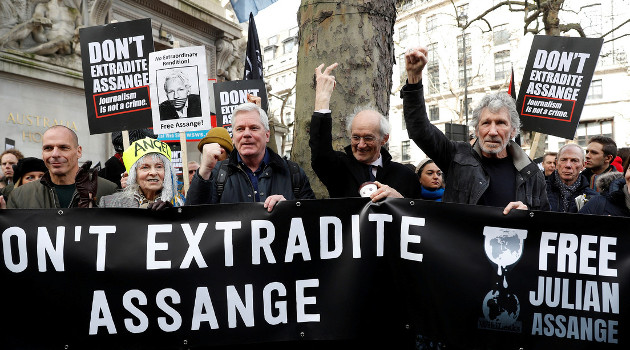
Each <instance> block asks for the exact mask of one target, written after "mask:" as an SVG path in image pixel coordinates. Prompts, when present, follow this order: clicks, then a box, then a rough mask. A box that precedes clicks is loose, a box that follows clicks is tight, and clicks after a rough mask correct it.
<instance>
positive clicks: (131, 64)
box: [79, 18, 153, 135]
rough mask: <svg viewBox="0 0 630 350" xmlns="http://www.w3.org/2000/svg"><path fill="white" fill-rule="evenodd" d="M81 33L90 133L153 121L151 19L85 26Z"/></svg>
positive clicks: (138, 125)
mask: <svg viewBox="0 0 630 350" xmlns="http://www.w3.org/2000/svg"><path fill="white" fill-rule="evenodd" d="M79 33H80V37H81V52H83V55H81V57H82V64H83V84H84V88H85V100H86V105H87V116H88V125H89V127H90V134H92V135H93V134H102V133H106V132H112V131H121V130H132V129H141V128H147V127H151V126H152V121H151V99H150V94H149V63H148V61H147V58H148V57H149V53H150V52H153V35H152V33H151V19H149V18H144V19H139V20H134V21H128V22H119V23H110V24H106V25H103V26H94V27H87V28H81V29H80V30H79Z"/></svg>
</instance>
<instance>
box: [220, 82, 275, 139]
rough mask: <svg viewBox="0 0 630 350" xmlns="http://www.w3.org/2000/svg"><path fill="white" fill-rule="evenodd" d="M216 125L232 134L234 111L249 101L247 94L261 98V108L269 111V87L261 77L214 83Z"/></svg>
mask: <svg viewBox="0 0 630 350" xmlns="http://www.w3.org/2000/svg"><path fill="white" fill-rule="evenodd" d="M212 87H213V91H214V105H215V106H214V108H215V111H216V121H217V125H216V126H222V127H224V128H226V129H227V130H228V132H229V133H230V135H232V111H234V108H236V107H238V105H240V104H242V103H245V102H247V94H248V93H249V94H252V95H254V96H258V97H260V99H261V101H260V102H261V108H262V109H263V110H265V111H267V89H266V88H265V82H264V81H262V80H261V79H253V80H234V81H225V82H222V83H214V84H212Z"/></svg>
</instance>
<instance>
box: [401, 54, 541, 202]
mask: <svg viewBox="0 0 630 350" xmlns="http://www.w3.org/2000/svg"><path fill="white" fill-rule="evenodd" d="M427 54H428V52H427V50H426V48H424V47H419V48H415V49H411V50H409V52H407V54H405V64H406V69H407V84H406V85H405V86H404V87H403V89H402V90H401V92H400V94H401V97H402V99H403V111H404V116H405V122H406V124H407V132H408V133H409V137H410V138H411V139H412V140H413V141H414V142H415V143H416V144H417V145H418V146H419V147H420V148H421V149H422V150H423V151H424V152H425V153H426V154H427V156H428V157H430V158H431V159H433V160H434V161H435V164H437V166H438V167H439V168H440V169H442V171H443V172H444V174H445V176H446V186H445V188H446V189H445V192H444V196H443V201H444V202H455V203H464V204H480V205H488V206H495V207H501V208H504V210H503V213H504V214H507V213H508V212H509V211H510V210H511V209H534V210H549V202H548V200H547V193H546V186H545V179H544V177H543V174H542V172H541V171H540V170H539V169H538V166H537V165H536V164H535V163H534V162H533V161H532V160H531V159H530V158H529V157H528V156H527V154H526V153H525V152H524V151H523V149H521V147H520V146H519V145H518V144H517V143H516V142H514V141H512V139H513V138H514V137H515V136H516V135H518V133H519V129H520V120H519V116H518V112H517V111H516V105H515V103H514V99H512V97H510V96H509V95H508V94H507V93H505V92H499V93H495V94H490V95H486V96H485V97H484V98H483V99H482V100H481V102H480V103H479V106H477V108H475V110H474V111H473V117H472V120H471V123H470V126H471V127H472V128H473V129H474V133H475V138H476V141H475V142H474V144H472V145H471V144H470V142H456V141H451V140H449V139H448V138H447V137H446V136H445V135H444V133H442V132H441V131H440V130H439V129H438V128H437V127H435V126H434V125H433V124H431V123H430V122H429V118H428V117H427V111H426V106H425V103H424V96H423V88H422V69H423V68H424V66H425V65H426V63H427Z"/></svg>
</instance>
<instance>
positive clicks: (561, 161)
mask: <svg viewBox="0 0 630 350" xmlns="http://www.w3.org/2000/svg"><path fill="white" fill-rule="evenodd" d="M583 168H584V150H583V149H582V147H580V146H579V145H578V144H575V143H569V144H566V145H564V146H562V147H561V148H560V150H559V151H558V156H557V161H556V170H555V171H554V172H553V173H551V175H550V176H549V178H548V179H547V198H548V199H549V205H550V206H551V211H557V212H561V213H577V212H578V210H579V209H580V208H581V207H582V205H583V203H585V202H586V201H588V200H589V199H590V198H591V197H592V196H596V195H597V191H595V190H593V189H591V188H589V186H588V179H587V178H586V176H584V175H583V174H581V173H580V171H581V170H582V169H583ZM576 201H577V202H576Z"/></svg>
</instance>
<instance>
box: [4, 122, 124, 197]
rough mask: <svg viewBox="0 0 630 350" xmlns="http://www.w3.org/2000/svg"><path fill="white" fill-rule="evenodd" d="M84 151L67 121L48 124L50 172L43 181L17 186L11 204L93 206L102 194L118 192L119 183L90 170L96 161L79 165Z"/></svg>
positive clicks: (45, 154)
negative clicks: (63, 123) (65, 122)
mask: <svg viewBox="0 0 630 350" xmlns="http://www.w3.org/2000/svg"><path fill="white" fill-rule="evenodd" d="M81 153H82V149H81V146H79V139H78V138H77V134H75V133H74V131H72V130H71V129H69V128H67V127H65V126H63V125H55V126H52V127H50V128H48V130H46V132H44V135H43V136H42V159H43V160H44V163H46V168H48V172H47V173H46V174H44V176H43V177H42V178H41V179H40V180H39V181H33V182H29V183H27V184H25V185H22V186H20V187H18V188H16V189H15V190H13V192H11V196H10V197H9V202H8V203H7V208H16V209H18V208H22V209H43V208H74V207H79V208H89V207H93V206H96V204H95V203H98V201H99V199H100V197H102V196H106V195H109V194H112V193H114V192H116V189H117V187H116V184H114V183H113V182H111V181H108V180H105V179H103V178H100V177H98V176H97V171H96V170H90V165H91V164H92V162H90V161H88V162H85V164H83V166H81V167H79V158H81Z"/></svg>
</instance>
